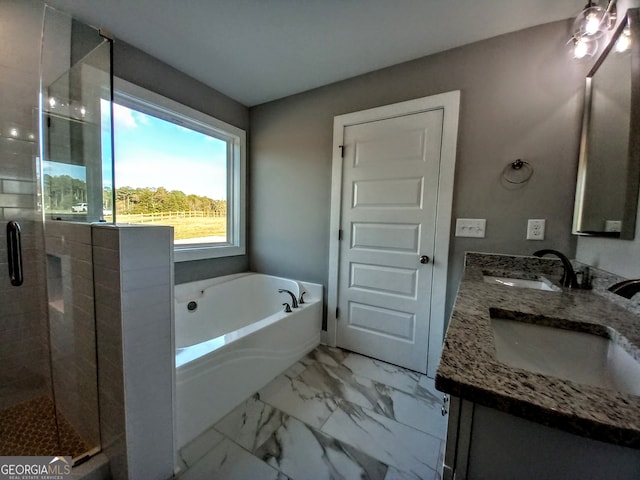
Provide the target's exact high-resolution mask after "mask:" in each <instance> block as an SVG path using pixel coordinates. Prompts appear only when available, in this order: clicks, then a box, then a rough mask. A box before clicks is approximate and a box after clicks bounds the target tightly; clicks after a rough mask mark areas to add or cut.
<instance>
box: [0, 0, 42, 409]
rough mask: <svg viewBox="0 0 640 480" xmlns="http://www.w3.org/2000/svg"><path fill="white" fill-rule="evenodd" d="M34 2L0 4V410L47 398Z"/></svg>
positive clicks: (37, 9)
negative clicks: (17, 280)
mask: <svg viewBox="0 0 640 480" xmlns="http://www.w3.org/2000/svg"><path fill="white" fill-rule="evenodd" d="M42 11H43V7H42V3H40V2H37V1H34V0H3V1H2V2H0V105H2V108H0V227H1V228H0V305H2V307H1V308H0V408H2V407H6V406H8V405H11V404H14V403H16V402H19V401H22V400H27V399H31V398H34V397H36V396H39V395H42V394H45V393H48V392H49V389H50V386H49V383H48V378H49V370H48V361H47V354H48V350H47V348H48V347H47V343H48V338H47V334H46V332H47V328H46V296H45V289H44V284H45V273H44V265H45V263H44V260H45V259H44V255H43V251H44V249H43V236H42V222H41V221H40V220H39V218H38V214H37V212H36V206H37V200H36V195H35V193H36V190H37V189H36V183H35V178H36V175H35V157H36V155H37V147H36V145H37V144H36V136H37V129H36V107H37V98H38V65H39V52H40V50H39V49H40V36H41V28H42ZM10 220H16V221H18V222H19V223H20V225H21V227H22V252H23V262H24V264H23V267H24V284H23V285H22V286H21V287H14V286H12V285H11V284H10V282H9V277H8V265H7V244H6V223H7V222H8V221H10Z"/></svg>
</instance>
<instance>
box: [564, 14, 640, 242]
mask: <svg viewBox="0 0 640 480" xmlns="http://www.w3.org/2000/svg"><path fill="white" fill-rule="evenodd" d="M627 24H628V25H629V30H630V34H631V55H630V75H631V105H630V106H629V107H630V108H629V144H628V158H627V168H628V177H630V178H636V179H638V182H627V191H626V194H625V205H624V213H623V218H622V228H621V230H620V232H619V234H618V232H615V233H607V232H583V231H581V225H582V214H583V203H584V197H585V194H586V192H585V189H586V180H587V167H588V163H589V158H588V141H587V140H588V131H589V125H590V119H589V113H590V111H591V102H592V89H593V85H592V84H593V77H594V75H595V74H596V73H597V71H598V68H599V67H600V65H602V63H603V62H604V61H605V60H606V58H607V56H608V55H609V52H611V50H612V49H613V47H614V45H615V43H616V41H617V39H618V37H619V36H620V35H621V33H622V31H623V30H624V28H625V27H626V25H627ZM639 183H640V8H630V9H628V10H627V13H626V15H625V20H623V21H622V22H620V25H618V27H617V28H616V31H615V33H614V34H613V35H612V37H611V40H610V42H609V44H608V45H607V46H606V48H605V49H604V51H603V52H602V53H601V54H600V57H598V60H597V61H596V63H595V64H594V66H593V68H592V69H591V70H590V71H589V73H588V74H587V77H586V83H585V97H584V111H583V115H582V132H581V134H580V157H579V160H578V178H577V184H576V198H575V206H574V212H573V228H572V233H573V234H574V235H582V236H592V237H611V238H616V239H618V238H619V239H624V240H633V238H634V236H635V230H636V216H637V214H638V190H639Z"/></svg>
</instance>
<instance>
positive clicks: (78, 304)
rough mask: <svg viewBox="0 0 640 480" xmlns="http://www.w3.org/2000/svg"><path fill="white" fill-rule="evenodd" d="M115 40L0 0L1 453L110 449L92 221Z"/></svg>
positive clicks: (102, 196) (107, 171) (100, 185)
mask: <svg viewBox="0 0 640 480" xmlns="http://www.w3.org/2000/svg"><path fill="white" fill-rule="evenodd" d="M43 8H44V12H43ZM111 47H112V45H111V42H110V41H109V40H108V39H105V38H103V37H102V36H101V35H100V34H99V32H98V31H97V30H95V29H93V28H91V27H88V26H86V25H83V24H81V23H79V22H77V21H75V20H73V19H71V18H70V17H68V16H66V15H64V14H62V13H60V12H58V11H56V10H53V9H50V8H48V7H43V4H42V3H41V2H40V1H37V0H2V1H1V2H0V82H1V89H0V95H1V99H0V220H2V227H3V228H2V229H1V230H0V236H1V237H2V238H0V273H1V275H0V455H36V456H49V455H58V456H72V457H73V458H74V461H75V462H79V461H82V460H83V459H85V458H87V457H88V456H90V455H92V454H93V453H96V452H98V451H99V450H100V428H99V416H98V414H99V409H98V386H97V361H96V328H95V307H94V295H93V269H92V268H93V267H92V250H91V227H90V224H89V222H95V221H105V220H107V221H112V220H113V217H112V215H111V211H112V204H113V191H112V190H113V188H112V187H113V181H112V177H113V174H112V170H113V169H112V165H113V161H112V144H111V128H112V122H111V96H112V95H111V85H112V73H111V56H112V54H111Z"/></svg>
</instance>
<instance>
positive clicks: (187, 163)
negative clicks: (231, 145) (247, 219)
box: [113, 103, 227, 200]
mask: <svg viewBox="0 0 640 480" xmlns="http://www.w3.org/2000/svg"><path fill="white" fill-rule="evenodd" d="M113 112H114V119H113V120H114V128H115V164H116V179H115V181H116V187H125V186H128V187H133V188H143V187H156V188H157V187H165V188H166V189H167V190H181V191H183V192H184V193H186V194H196V195H202V196H205V197H209V198H212V199H214V200H224V199H226V190H227V186H226V182H227V174H226V142H224V141H222V140H219V139H217V138H214V137H210V136H207V135H204V134H202V133H199V132H195V131H193V130H189V129H187V128H184V127H181V126H179V125H175V124H173V123H170V122H167V121H165V120H161V119H159V118H156V117H152V116H150V115H146V114H144V113H140V112H137V111H135V110H131V109H129V108H127V107H123V106H120V105H117V104H115V103H114V105H113Z"/></svg>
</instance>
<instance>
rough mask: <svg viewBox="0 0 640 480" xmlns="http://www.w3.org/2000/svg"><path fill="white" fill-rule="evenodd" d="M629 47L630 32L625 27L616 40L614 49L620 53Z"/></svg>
mask: <svg viewBox="0 0 640 480" xmlns="http://www.w3.org/2000/svg"><path fill="white" fill-rule="evenodd" d="M630 46H631V31H630V30H629V27H628V26H627V27H625V28H624V30H622V33H621V34H620V36H619V37H618V40H616V45H615V49H616V52H618V53H622V52H626V51H627V50H628V49H629V47H630Z"/></svg>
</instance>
